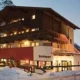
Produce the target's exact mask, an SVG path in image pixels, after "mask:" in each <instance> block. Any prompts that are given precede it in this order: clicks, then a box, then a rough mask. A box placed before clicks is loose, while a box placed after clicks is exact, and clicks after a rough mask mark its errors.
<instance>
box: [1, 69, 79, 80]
mask: <svg viewBox="0 0 80 80" xmlns="http://www.w3.org/2000/svg"><path fill="white" fill-rule="evenodd" d="M36 72H39V70H38V69H36ZM30 74H31V73H27V72H25V71H24V70H23V69H20V68H16V67H15V68H9V67H4V68H0V80H53V79H54V80H74V78H75V76H76V79H75V80H80V71H63V72H46V73H44V74H41V75H40V74H37V73H32V75H30Z"/></svg>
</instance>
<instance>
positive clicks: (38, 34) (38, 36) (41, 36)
mask: <svg viewBox="0 0 80 80" xmlns="http://www.w3.org/2000/svg"><path fill="white" fill-rule="evenodd" d="M59 37H60V36H59V34H58V33H56V32H53V31H49V30H39V31H34V32H25V33H23V34H16V35H12V36H7V37H0V44H4V43H11V42H15V41H21V40H24V39H28V40H31V41H32V40H49V41H52V42H58V41H60V39H59ZM61 42H62V41H61Z"/></svg>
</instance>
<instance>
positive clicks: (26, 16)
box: [0, 6, 79, 44]
mask: <svg viewBox="0 0 80 80" xmlns="http://www.w3.org/2000/svg"><path fill="white" fill-rule="evenodd" d="M32 16H34V17H35V19H32ZM62 23H65V24H66V25H68V26H70V27H71V28H73V29H79V27H77V26H76V25H74V24H73V23H71V22H70V21H68V20H66V19H65V18H64V17H62V16H61V15H59V14H58V13H56V12H55V11H54V10H52V9H51V8H38V7H20V6H8V7H6V8H5V9H4V10H2V11H1V12H0V33H6V34H7V36H6V37H0V44H4V43H11V42H14V41H20V40H23V39H28V40H34V39H35V40H49V41H59V39H58V38H59V34H64V35H66V34H65V33H63V32H62V25H61V24H62ZM33 28H39V30H38V31H35V32H31V29H33ZM26 29H29V30H30V32H27V33H26V32H25V30H26ZM15 31H17V35H12V36H11V35H10V34H13V33H14V32H15ZM20 31H24V33H23V34H19V32H20ZM45 35H46V36H45ZM66 36H67V35H66ZM67 37H68V38H69V36H67ZM60 42H62V41H60Z"/></svg>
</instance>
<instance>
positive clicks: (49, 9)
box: [0, 6, 80, 29]
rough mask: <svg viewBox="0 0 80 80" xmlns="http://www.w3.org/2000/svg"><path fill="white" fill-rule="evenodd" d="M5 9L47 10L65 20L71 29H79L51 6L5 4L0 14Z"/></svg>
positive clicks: (0, 13)
mask: <svg viewBox="0 0 80 80" xmlns="http://www.w3.org/2000/svg"><path fill="white" fill-rule="evenodd" d="M7 9H21V10H27V9H37V10H46V11H48V12H50V13H51V14H53V15H55V16H56V17H58V18H59V19H61V20H62V21H64V22H66V23H67V24H68V25H69V26H71V27H72V28H73V29H80V27H78V26H76V25H75V24H73V23H72V22H70V21H69V20H67V19H66V18H64V17H63V16H61V15H60V14H59V13H57V12H56V11H54V10H53V9H52V8H46V7H27V6H6V7H5V8H4V9H3V10H2V11H1V12H0V16H1V15H2V14H3V13H4V12H5V10H7Z"/></svg>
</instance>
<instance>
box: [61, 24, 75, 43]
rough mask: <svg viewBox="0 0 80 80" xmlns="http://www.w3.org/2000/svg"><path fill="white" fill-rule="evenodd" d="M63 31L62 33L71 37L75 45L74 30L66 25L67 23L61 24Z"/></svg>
mask: <svg viewBox="0 0 80 80" xmlns="http://www.w3.org/2000/svg"><path fill="white" fill-rule="evenodd" d="M61 27H62V30H61V33H62V34H64V35H66V36H67V37H69V39H71V40H72V44H74V29H73V28H71V27H69V26H68V25H66V24H65V23H62V24H61Z"/></svg>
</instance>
